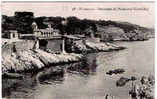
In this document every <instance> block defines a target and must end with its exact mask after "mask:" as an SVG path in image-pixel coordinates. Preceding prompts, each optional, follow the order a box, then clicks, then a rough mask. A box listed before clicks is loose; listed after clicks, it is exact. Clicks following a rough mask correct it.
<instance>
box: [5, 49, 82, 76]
mask: <svg viewBox="0 0 157 99" xmlns="http://www.w3.org/2000/svg"><path fill="white" fill-rule="evenodd" d="M81 57H82V55H81V54H75V53H61V54H53V53H50V52H46V51H43V50H39V49H38V50H27V51H23V52H18V53H12V54H11V55H10V54H8V55H2V73H6V72H22V71H29V70H37V69H41V68H44V67H48V66H53V65H55V64H59V63H68V62H76V61H79V60H80V59H81Z"/></svg>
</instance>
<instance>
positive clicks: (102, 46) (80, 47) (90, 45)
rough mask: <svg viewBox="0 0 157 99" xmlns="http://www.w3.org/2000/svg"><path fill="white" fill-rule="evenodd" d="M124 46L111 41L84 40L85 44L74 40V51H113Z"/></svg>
mask: <svg viewBox="0 0 157 99" xmlns="http://www.w3.org/2000/svg"><path fill="white" fill-rule="evenodd" d="M122 49H125V47H122V46H116V45H114V44H111V43H101V42H99V43H95V42H91V41H88V40H87V41H86V43H85V44H83V43H82V42H80V41H79V42H75V44H74V52H77V53H78V52H103V51H104V52H107V51H115V50H122Z"/></svg>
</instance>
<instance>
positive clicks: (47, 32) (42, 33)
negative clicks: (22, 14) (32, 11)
mask: <svg viewBox="0 0 157 99" xmlns="http://www.w3.org/2000/svg"><path fill="white" fill-rule="evenodd" d="M32 28H33V32H34V35H35V36H36V37H54V36H60V34H59V30H57V29H54V28H52V27H51V24H48V28H46V29H39V28H38V25H37V24H36V22H33V23H32Z"/></svg>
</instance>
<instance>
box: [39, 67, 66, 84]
mask: <svg viewBox="0 0 157 99" xmlns="http://www.w3.org/2000/svg"><path fill="white" fill-rule="evenodd" d="M64 74H65V70H64V68H63V67H61V66H56V67H52V68H48V69H45V70H43V71H41V72H39V73H38V74H37V75H36V79H37V82H38V83H39V84H51V83H52V82H54V83H61V82H62V81H64Z"/></svg>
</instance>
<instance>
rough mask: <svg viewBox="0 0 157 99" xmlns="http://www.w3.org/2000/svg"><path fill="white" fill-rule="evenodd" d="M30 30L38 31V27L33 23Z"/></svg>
mask: <svg viewBox="0 0 157 99" xmlns="http://www.w3.org/2000/svg"><path fill="white" fill-rule="evenodd" d="M32 28H33V30H36V29H38V25H37V23H36V22H33V23H32Z"/></svg>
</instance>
